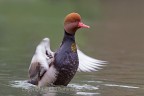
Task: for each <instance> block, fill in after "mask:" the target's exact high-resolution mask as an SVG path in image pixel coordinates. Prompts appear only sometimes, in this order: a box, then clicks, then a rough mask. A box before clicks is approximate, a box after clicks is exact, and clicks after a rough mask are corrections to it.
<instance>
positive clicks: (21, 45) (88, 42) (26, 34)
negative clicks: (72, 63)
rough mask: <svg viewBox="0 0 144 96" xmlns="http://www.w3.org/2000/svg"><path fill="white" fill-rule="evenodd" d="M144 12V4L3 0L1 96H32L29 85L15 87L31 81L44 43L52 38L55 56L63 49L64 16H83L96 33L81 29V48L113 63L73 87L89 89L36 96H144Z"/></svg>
mask: <svg viewBox="0 0 144 96" xmlns="http://www.w3.org/2000/svg"><path fill="white" fill-rule="evenodd" d="M143 9H144V1H143V0H90V1H88V0H76V1H74V0H72V1H67V0H60V1H57V0H0V93H1V95H2V96H19V95H21V96H25V95H27V96H31V94H29V93H28V92H27V91H22V89H23V88H22V87H23V86H25V85H23V86H21V85H20V84H19V85H20V86H19V87H20V88H17V87H18V86H17V87H13V86H12V85H16V84H15V82H16V81H19V82H21V81H23V80H27V79H28V75H27V74H28V67H29V64H30V61H31V58H32V56H33V54H34V51H35V48H36V46H37V45H38V44H39V42H40V41H41V40H42V39H43V38H45V37H49V38H50V40H51V47H52V50H53V51H55V50H56V49H57V48H58V47H59V45H60V43H61V41H62V38H63V30H64V29H63V20H64V17H65V16H66V15H67V14H69V13H71V12H78V13H79V14H80V15H81V16H82V21H83V22H84V23H85V24H87V25H90V26H91V28H90V29H80V30H78V32H77V34H76V41H77V44H78V45H79V47H80V49H81V50H82V51H83V52H84V53H86V54H87V55H89V56H92V57H94V58H97V59H100V60H105V61H108V64H107V65H106V66H104V67H102V69H101V70H99V71H98V72H93V73H77V75H76V76H75V78H74V79H73V80H72V82H71V83H70V84H71V85H75V86H76V89H77V87H80V86H82V88H83V87H84V88H85V87H86V88H85V90H81V89H78V90H76V92H66V93H59V92H55V94H52V95H50V94H47V95H45V94H40V93H39V94H38V95H37V94H35V96H42V95H44V96H54V95H56V96H66V95H67V93H68V94H70V95H72V96H82V95H89V96H143V94H144V91H143V90H144V64H143V63H144V38H143V35H144V10H143ZM13 83H14V84H13ZM78 85H79V86H78ZM85 85H87V86H85ZM88 86H89V87H90V88H92V90H89V89H90V88H89V87H88ZM87 87H88V88H87ZM95 87H96V88H95ZM74 88H75V87H74ZM80 88H81V87H80ZM33 93H37V92H32V94H33ZM58 93H59V94H58Z"/></svg>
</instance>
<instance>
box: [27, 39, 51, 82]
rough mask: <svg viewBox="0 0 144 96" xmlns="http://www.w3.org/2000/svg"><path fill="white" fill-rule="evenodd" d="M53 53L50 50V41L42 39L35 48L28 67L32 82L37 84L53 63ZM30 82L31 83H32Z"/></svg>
mask: <svg viewBox="0 0 144 96" xmlns="http://www.w3.org/2000/svg"><path fill="white" fill-rule="evenodd" d="M53 58H54V53H53V52H52V51H51V50H50V40H49V39H48V38H44V39H43V40H42V41H41V42H40V44H39V45H38V46H37V48H36V51H35V54H34V56H33V58H32V60H31V64H30V67H29V77H30V79H31V80H33V79H35V81H32V82H38V80H40V79H41V77H42V76H43V75H44V74H45V73H46V71H47V70H48V69H49V66H50V65H51V64H52V63H53ZM32 82H31V83H32Z"/></svg>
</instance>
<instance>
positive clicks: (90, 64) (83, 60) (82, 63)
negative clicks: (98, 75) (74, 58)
mask: <svg viewBox="0 0 144 96" xmlns="http://www.w3.org/2000/svg"><path fill="white" fill-rule="evenodd" d="M77 52H78V57H79V67H78V71H83V72H91V71H97V70H98V69H101V68H100V67H101V66H103V65H104V64H106V63H107V62H106V61H101V60H97V59H94V58H92V57H89V56H87V55H85V54H84V53H83V52H82V51H80V50H79V49H77Z"/></svg>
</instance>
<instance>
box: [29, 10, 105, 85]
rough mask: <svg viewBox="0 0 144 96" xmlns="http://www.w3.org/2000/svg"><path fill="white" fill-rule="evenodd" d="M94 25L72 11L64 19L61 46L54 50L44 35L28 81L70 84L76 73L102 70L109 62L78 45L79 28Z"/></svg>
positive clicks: (31, 65)
mask: <svg viewBox="0 0 144 96" xmlns="http://www.w3.org/2000/svg"><path fill="white" fill-rule="evenodd" d="M81 28H90V26H88V25H86V24H84V23H83V22H82V21H81V16H80V15H79V14H78V13H76V12H72V13H70V14H68V15H67V16H66V17H65V19H64V37H63V40H62V43H61V45H60V47H59V48H58V49H57V50H56V51H55V52H52V51H51V49H50V39H49V38H44V39H43V40H42V41H41V42H40V43H39V44H38V46H37V47H36V51H35V53H34V55H33V57H32V60H31V63H30V66H29V70H28V75H29V80H28V83H31V84H33V85H37V86H39V87H43V86H49V85H55V86H67V85H68V84H69V82H70V81H71V80H72V79H73V77H74V76H75V74H76V72H77V71H79V72H92V71H97V70H98V69H101V66H103V64H105V63H106V62H105V61H102V60H98V59H94V58H92V57H90V56H87V55H86V54H84V53H83V52H82V51H80V49H79V48H78V46H77V44H76V41H75V34H76V32H77V30H78V29H81Z"/></svg>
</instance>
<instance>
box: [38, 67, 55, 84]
mask: <svg viewBox="0 0 144 96" xmlns="http://www.w3.org/2000/svg"><path fill="white" fill-rule="evenodd" d="M56 74H57V71H56V69H55V68H54V66H53V65H52V66H51V67H50V68H49V70H47V72H46V73H45V74H44V76H43V77H42V79H41V80H40V81H39V83H38V86H39V87H41V86H46V85H49V84H52V83H53V82H54V81H55V80H56Z"/></svg>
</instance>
